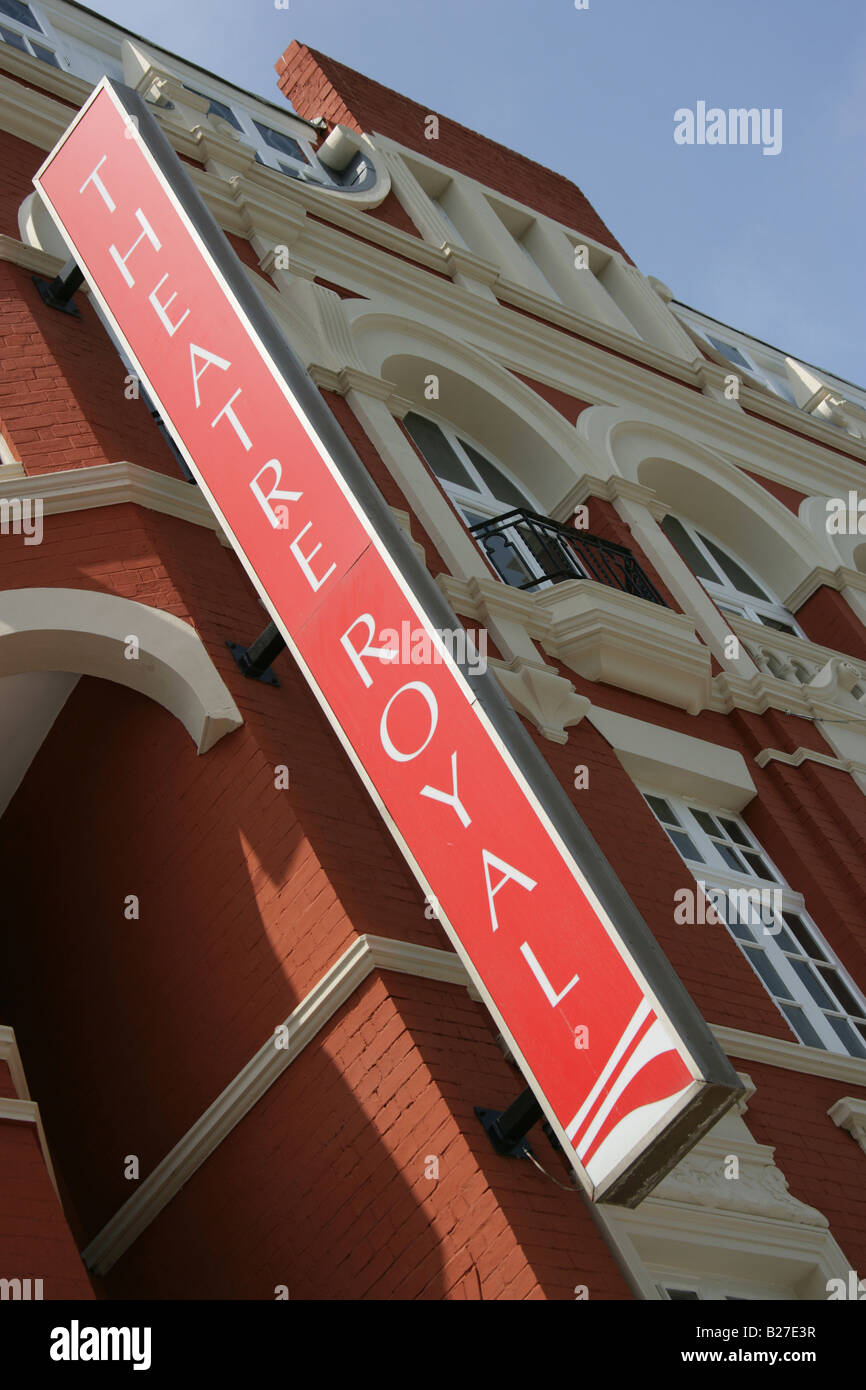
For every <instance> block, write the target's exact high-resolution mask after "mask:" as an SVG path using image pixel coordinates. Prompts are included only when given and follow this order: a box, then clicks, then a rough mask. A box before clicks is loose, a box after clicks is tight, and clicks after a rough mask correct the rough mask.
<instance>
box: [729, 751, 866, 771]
mask: <svg viewBox="0 0 866 1390" xmlns="http://www.w3.org/2000/svg"><path fill="white" fill-rule="evenodd" d="M755 762H756V763H757V764H758V767H766V766H767V764H768V763H773V762H776V763H786V764H787V765H788V767H802V766H803V763H807V762H809V763H821V764H823V766H824V767H835V768H837V769H838V770H839V771H840V772H850V773H855V772H857V773H861V774H866V763H861V762H858V761H857V760H856V759H854V758H834V757H832V756H831V755H830V754H829V753H816V752H815V750H814V749H813V748H798V749H796V751H795V752H793V753H783V752H782V751H781V750H780V749H778V748H762V749H761V751H760V753H756V754H755Z"/></svg>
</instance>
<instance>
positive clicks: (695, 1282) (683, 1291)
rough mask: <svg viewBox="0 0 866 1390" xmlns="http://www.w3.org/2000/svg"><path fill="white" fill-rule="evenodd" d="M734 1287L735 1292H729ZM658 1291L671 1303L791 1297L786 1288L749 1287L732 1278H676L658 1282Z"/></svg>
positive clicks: (743, 1301)
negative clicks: (672, 1280) (673, 1280)
mask: <svg viewBox="0 0 866 1390" xmlns="http://www.w3.org/2000/svg"><path fill="white" fill-rule="evenodd" d="M729 1289H736V1290H737V1292H736V1293H729V1292H728V1290H729ZM658 1291H659V1293H660V1294H661V1296H662V1298H664V1299H669V1300H670V1302H671V1303H686V1302H689V1303H690V1302H697V1301H698V1300H701V1301H706V1300H709V1301H711V1302H715V1303H748V1302H750V1301H751V1300H753V1299H760V1300H762V1301H763V1300H764V1299H767V1300H772V1301H773V1302H776V1301H777V1300H786V1299H791V1298H793V1295H792V1294H790V1293H789V1292H788V1291H787V1289H780V1288H766V1287H764V1286H758V1287H751V1286H746V1285H742V1286H741V1285H740V1284H739V1283H738V1282H737V1281H736V1280H733V1279H725V1280H721V1279H678V1280H677V1282H676V1283H674V1282H669V1283H667V1282H666V1283H660V1284H659V1285H658Z"/></svg>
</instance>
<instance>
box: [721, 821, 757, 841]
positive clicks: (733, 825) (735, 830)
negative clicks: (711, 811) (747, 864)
mask: <svg viewBox="0 0 866 1390" xmlns="http://www.w3.org/2000/svg"><path fill="white" fill-rule="evenodd" d="M719 825H721V826H722V828H723V829H724V831H725V834H726V835H727V837H728V839H729V840H733V841H734V842H735V843H736V844H738V845H745V846H746V848H747V849H751V848H752V842H751V840H750V839H749V837H748V835H747V834H746V832H745V830H743V829H741V827H740V826H739V825H737V822H736V821H735V820H724V819H723V818H722V817H721V816H719Z"/></svg>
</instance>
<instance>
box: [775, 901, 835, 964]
mask: <svg viewBox="0 0 866 1390" xmlns="http://www.w3.org/2000/svg"><path fill="white" fill-rule="evenodd" d="M782 916H783V917H784V919H785V921H786V922H787V923H788V926H789V927H790V928H791V931H792V932H793V933H794V935H795V936H796V938H797V940H798V941H799V943H800V945H801V946H802V948H803V950H804V951H805V953H806V955H807V956H810V957H811V959H812V960H823V961H826V959H827V957H826V956H825V955H824V952H823V951H822V950H821V948H820V946H819V945H818V943H817V941H816V940H815V938H814V937H813V936H812V933H811V932H810V931H809V928H808V927H807V926H806V923H805V922H804V921H803V919H802V917H800V916H798V914H797V913H796V912H783V913H782Z"/></svg>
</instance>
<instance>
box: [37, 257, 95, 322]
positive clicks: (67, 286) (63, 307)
mask: <svg viewBox="0 0 866 1390" xmlns="http://www.w3.org/2000/svg"><path fill="white" fill-rule="evenodd" d="M32 278H33V283H34V285H35V286H36V288H37V290H38V291H39V293H40V294H41V296H42V298H43V299H44V300H45V303H46V304H47V305H48V306H49V308H51V309H59V310H60V313H61V314H71V315H72V317H73V318H76V319H80V318H81V314H80V313H79V312H78V309H77V307H76V305H75V304H74V303H73V301H72V296H73V295H74V293H75V291H76V290H77V289H78V288H79V287H80V286H81V285H83V284H84V274H83V272H82V271H81V270H79V268H78V266H77V265H76V263H75V261H67V262H66V265H65V266H64V267H63V269H62V270H61V271H60V273H59V274H58V275H55V277H54V279H53V280H44V279H42V278H41V277H40V276H39V275H34V276H33V277H32Z"/></svg>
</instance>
